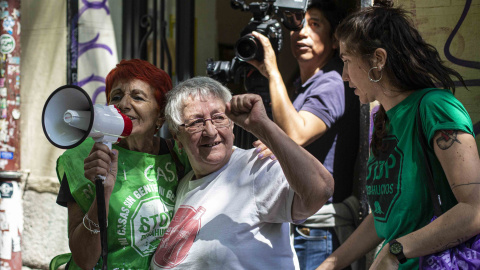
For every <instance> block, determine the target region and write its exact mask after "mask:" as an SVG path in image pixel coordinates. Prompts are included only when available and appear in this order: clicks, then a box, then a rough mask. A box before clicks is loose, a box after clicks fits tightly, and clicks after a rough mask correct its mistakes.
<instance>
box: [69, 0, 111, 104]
mask: <svg viewBox="0 0 480 270" xmlns="http://www.w3.org/2000/svg"><path fill="white" fill-rule="evenodd" d="M74 4H76V3H74ZM69 11H70V12H71V13H72V11H73V13H74V14H71V17H72V19H71V25H70V50H69V51H70V53H69V54H70V55H69V57H70V63H69V83H71V84H75V85H78V86H80V87H82V88H83V89H84V90H85V91H86V92H87V93H88V94H89V95H90V97H91V98H92V101H93V103H101V104H106V98H105V94H104V93H105V77H106V75H107V74H108V72H109V71H110V70H111V69H112V68H113V67H114V66H115V64H116V63H117V61H118V60H117V50H116V45H115V35H114V30H113V24H112V20H111V16H110V9H109V7H108V1H107V0H102V1H88V0H79V1H78V6H73V8H72V7H70V8H69Z"/></svg>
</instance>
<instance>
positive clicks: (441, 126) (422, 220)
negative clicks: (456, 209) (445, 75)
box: [366, 89, 473, 269]
mask: <svg viewBox="0 0 480 270" xmlns="http://www.w3.org/2000/svg"><path fill="white" fill-rule="evenodd" d="M432 90H434V91H432ZM426 92H430V93H428V94H427V95H426V96H425V98H424V99H423V100H422V106H421V107H420V116H421V118H422V126H423V131H422V132H423V133H424V134H425V137H426V138H427V139H428V141H429V159H430V162H431V165H432V170H433V176H434V181H435V188H436V190H437V192H438V193H439V195H440V196H441V199H442V210H443V211H444V212H445V211H447V210H448V209H450V208H451V207H453V206H454V205H455V204H457V201H456V199H455V196H454V195H453V193H452V190H451V188H450V186H449V184H448V180H447V178H446V176H445V173H444V171H443V169H442V167H441V164H440V162H439V161H438V159H437V157H436V156H435V154H434V152H433V145H432V141H433V137H434V135H435V132H436V131H439V130H460V131H463V132H466V133H469V134H472V135H473V126H472V121H471V120H470V117H469V115H468V113H467V111H466V110H465V108H464V107H463V105H462V104H461V103H460V102H459V101H458V100H457V99H456V98H455V97H454V96H453V94H452V93H451V92H450V91H448V90H439V89H423V90H420V91H416V92H414V93H412V94H411V95H410V96H408V97H407V98H405V99H404V100H403V101H401V102H400V103H399V104H397V105H396V106H395V107H393V108H392V109H390V110H389V111H387V117H388V119H389V122H388V129H387V130H388V134H387V136H386V137H384V138H383V145H384V146H385V147H386V150H385V151H384V152H381V153H380V154H379V155H378V157H375V156H374V155H373V154H371V155H370V158H369V160H368V166H367V183H366V191H367V197H368V201H369V204H370V207H371V209H372V213H373V216H374V220H375V230H376V232H377V234H378V236H379V237H381V238H385V242H384V243H388V242H389V241H390V240H392V239H396V238H399V237H402V236H404V235H406V234H409V233H411V232H413V231H416V230H418V229H420V228H422V227H424V226H425V225H427V224H428V223H429V222H430V219H431V218H432V216H433V206H432V203H431V200H430V195H429V191H428V188H427V184H426V183H427V173H426V170H427V169H426V168H425V167H424V165H423V161H422V160H423V158H424V157H423V152H422V148H421V145H420V141H419V137H418V134H417V126H416V122H415V116H416V113H417V106H418V101H419V99H420V98H421V97H422V96H423V94H425V93H426ZM399 269H418V258H412V259H408V260H407V262H406V263H405V264H400V265H399Z"/></svg>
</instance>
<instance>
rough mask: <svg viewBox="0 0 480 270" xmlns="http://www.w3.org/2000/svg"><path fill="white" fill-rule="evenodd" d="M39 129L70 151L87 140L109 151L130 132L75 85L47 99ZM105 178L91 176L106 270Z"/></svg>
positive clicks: (128, 123)
mask: <svg viewBox="0 0 480 270" xmlns="http://www.w3.org/2000/svg"><path fill="white" fill-rule="evenodd" d="M42 127H43V132H44V133H45V136H46V137H47V139H48V140H49V141H50V143H52V144H53V145H54V146H56V147H59V148H62V149H70V148H73V147H76V146H78V145H79V144H81V143H82V142H83V141H84V140H85V139H86V138H87V137H92V138H93V139H94V140H95V141H96V142H102V143H104V144H106V145H107V146H108V147H109V148H110V149H112V143H115V142H117V141H118V140H119V139H120V138H123V137H126V136H128V135H130V133H131V132H132V120H130V118H128V117H127V116H126V115H124V114H122V113H120V111H119V110H118V109H117V108H116V107H115V106H113V105H110V106H104V105H99V104H95V105H93V104H92V100H91V99H90V97H89V96H88V94H87V92H85V90H83V89H82V88H80V87H78V86H75V85H65V86H62V87H59V88H58V89H57V90H55V91H53V93H52V94H51V95H50V96H49V97H48V99H47V102H45V106H44V107H43V113H42ZM104 180H105V176H103V175H97V176H96V177H95V180H94V182H95V189H96V198H97V209H98V221H99V227H100V238H101V246H102V250H101V256H102V259H103V265H102V269H107V254H108V248H107V231H106V230H107V229H106V228H107V225H106V224H107V218H106V209H105V197H104V195H103V194H104V187H103V182H104Z"/></svg>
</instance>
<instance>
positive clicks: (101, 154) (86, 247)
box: [67, 143, 118, 269]
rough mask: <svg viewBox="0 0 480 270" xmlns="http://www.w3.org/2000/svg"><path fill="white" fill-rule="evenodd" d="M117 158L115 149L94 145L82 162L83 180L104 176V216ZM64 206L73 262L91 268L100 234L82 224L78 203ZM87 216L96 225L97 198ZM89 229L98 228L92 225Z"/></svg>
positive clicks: (115, 173) (98, 244) (113, 182)
mask: <svg viewBox="0 0 480 270" xmlns="http://www.w3.org/2000/svg"><path fill="white" fill-rule="evenodd" d="M117 155H118V153H117V151H116V150H113V151H112V152H111V151H110V149H108V147H107V146H106V145H104V144H101V143H95V144H94V146H93V148H92V151H91V152H90V154H89V156H88V157H87V158H86V159H85V161H84V168H85V177H86V178H88V179H90V180H91V181H93V180H94V179H95V176H96V175H107V178H106V180H105V184H104V187H105V207H106V210H107V217H108V207H109V201H110V196H111V194H112V191H113V186H114V185H115V180H116V176H117V160H118V158H117ZM67 207H68V235H69V246H70V250H71V252H72V257H73V260H74V261H75V263H76V264H77V265H78V266H80V267H81V268H82V269H92V268H93V267H94V266H95V264H96V263H97V262H98V259H99V258H100V254H101V240H100V234H99V233H97V234H94V233H92V232H90V231H88V230H87V229H86V228H85V226H84V224H83V219H84V216H85V214H84V213H83V211H82V210H81V208H80V206H79V205H78V204H77V203H74V202H69V203H68V204H67ZM86 215H88V218H89V219H90V220H91V221H93V222H94V223H95V224H99V223H98V212H97V199H96V198H95V199H94V200H93V203H92V205H91V206H90V209H89V210H88V212H87V214H86ZM85 224H86V226H89V223H88V221H87V219H85ZM91 229H98V228H95V227H94V226H91Z"/></svg>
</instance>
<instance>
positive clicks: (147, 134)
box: [57, 59, 189, 269]
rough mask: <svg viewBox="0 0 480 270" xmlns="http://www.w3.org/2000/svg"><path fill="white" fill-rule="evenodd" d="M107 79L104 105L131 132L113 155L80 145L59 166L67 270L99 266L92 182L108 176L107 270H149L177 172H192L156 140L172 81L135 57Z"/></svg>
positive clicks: (167, 220)
mask: <svg viewBox="0 0 480 270" xmlns="http://www.w3.org/2000/svg"><path fill="white" fill-rule="evenodd" d="M105 81H106V89H105V92H106V95H107V101H108V104H109V105H115V106H116V107H117V108H118V109H119V110H120V111H121V112H122V113H123V114H125V115H126V116H127V117H129V118H130V119H131V120H132V126H133V127H132V133H131V135H130V136H128V137H126V138H124V139H122V140H121V141H120V142H119V143H118V144H116V145H114V146H113V148H112V150H110V149H109V148H108V147H107V146H106V145H104V144H102V143H95V142H94V141H93V140H92V139H88V140H85V142H83V143H82V144H81V145H79V146H78V147H76V148H73V149H70V150H67V151H66V152H65V153H64V154H63V155H62V156H60V158H59V159H58V161H57V175H58V178H59V180H60V181H61V188H60V192H59V195H58V198H57V203H58V204H60V205H63V206H67V207H68V236H69V244H70V250H71V252H72V258H71V259H70V262H69V264H68V266H67V267H68V269H79V268H82V269H92V268H95V269H97V268H100V267H101V266H102V263H103V262H102V261H101V259H100V255H101V240H100V234H99V225H98V224H99V222H98V219H97V202H96V198H95V186H94V178H95V176H96V175H106V180H105V183H104V187H105V206H106V210H107V239H108V261H107V265H108V268H109V269H116V268H118V269H126V268H128V269H147V268H148V266H149V263H150V260H151V257H152V255H153V252H154V251H155V249H156V247H157V246H158V244H159V243H160V240H161V239H162V236H163V233H164V232H165V230H166V228H167V227H168V225H169V224H170V221H171V218H172V217H173V208H174V205H175V191H176V188H177V184H178V175H179V174H180V175H181V174H182V172H181V169H180V167H184V168H185V166H189V164H188V161H187V158H186V155H184V154H182V153H179V151H178V147H177V146H176V145H175V146H173V145H169V141H167V140H165V139H163V138H160V137H158V136H155V134H157V131H158V130H159V128H160V127H161V126H162V125H163V123H164V115H163V113H164V107H165V94H166V93H167V92H168V91H170V89H171V88H172V81H171V79H170V77H169V76H168V74H167V73H166V72H165V71H163V70H161V69H159V68H157V67H155V66H154V65H152V64H150V63H148V62H146V61H143V60H139V59H132V60H122V61H121V62H120V63H119V64H118V65H117V66H116V67H115V68H114V69H112V70H111V71H110V73H109V74H108V75H107V78H106V80H105ZM81 160H83V161H84V162H83V163H82V162H80V161H81ZM186 169H187V171H188V170H189V168H186Z"/></svg>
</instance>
